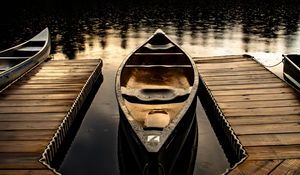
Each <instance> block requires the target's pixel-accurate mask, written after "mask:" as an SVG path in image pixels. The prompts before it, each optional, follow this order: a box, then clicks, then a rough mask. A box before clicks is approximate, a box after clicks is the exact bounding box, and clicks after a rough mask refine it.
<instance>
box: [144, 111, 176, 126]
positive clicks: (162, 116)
mask: <svg viewBox="0 0 300 175" xmlns="http://www.w3.org/2000/svg"><path fill="white" fill-rule="evenodd" d="M170 121H171V118H170V116H169V114H168V113H167V112H166V111H164V110H161V109H156V110H152V111H150V112H149V113H147V114H146V117H145V120H144V129H145V130H153V129H155V130H160V129H162V128H164V127H166V126H168V125H169V123H170Z"/></svg>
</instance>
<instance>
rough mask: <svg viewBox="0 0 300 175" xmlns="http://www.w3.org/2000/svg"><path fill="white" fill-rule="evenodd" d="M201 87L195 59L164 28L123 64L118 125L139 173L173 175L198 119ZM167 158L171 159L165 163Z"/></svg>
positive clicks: (118, 90) (119, 73)
mask: <svg viewBox="0 0 300 175" xmlns="http://www.w3.org/2000/svg"><path fill="white" fill-rule="evenodd" d="M198 84H199V75H198V72H197V67H196V65H195V63H194V62H193V60H192V58H191V57H189V56H188V55H187V54H186V53H185V52H184V51H183V50H182V49H181V48H180V47H179V46H178V45H176V44H175V43H174V42H173V41H172V40H171V39H170V38H169V37H168V36H167V35H166V34H165V33H164V32H163V31H161V30H157V31H156V32H155V33H154V34H153V35H152V36H151V37H150V38H149V39H148V40H147V41H146V42H145V43H144V44H143V45H142V46H140V47H139V48H138V49H137V50H135V51H134V52H133V53H132V54H131V55H129V56H128V57H127V58H126V59H124V61H123V62H122V64H121V65H120V67H119V69H118V71H117V75H116V96H117V99H118V102H119V107H120V115H121V116H120V118H121V119H120V125H122V126H124V127H121V128H123V132H125V133H126V134H125V135H126V137H127V139H132V140H133V141H131V142H132V143H133V145H131V149H132V151H133V152H135V155H136V156H135V158H136V160H137V161H138V162H140V169H141V172H143V171H144V172H145V171H147V172H151V173H155V174H160V173H162V172H161V171H162V169H164V170H165V173H166V174H169V173H171V171H172V168H173V166H174V162H175V161H176V158H177V156H178V154H179V152H180V150H181V147H182V145H183V144H184V142H185V139H186V138H187V135H188V134H189V132H190V128H191V125H192V123H193V121H194V120H195V119H194V118H195V108H196V102H197V101H196V99H197V96H196V93H197V89H198ZM125 126H126V127H125ZM137 145H139V146H137ZM141 154H142V155H141ZM167 156H171V157H172V158H171V159H170V157H169V158H168V161H166V157H167ZM170 160H172V161H170ZM154 164H155V166H154ZM150 167H155V168H154V169H153V168H150Z"/></svg>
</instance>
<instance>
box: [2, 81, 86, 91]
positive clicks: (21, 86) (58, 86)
mask: <svg viewBox="0 0 300 175" xmlns="http://www.w3.org/2000/svg"><path fill="white" fill-rule="evenodd" d="M82 86H83V85H82V84H81V83H77V84H76V83H72V84H71V83H70V84H69V83H68V84H61V83H58V84H56V83H55V82H53V83H49V84H26V83H25V84H24V83H19V82H16V83H14V84H13V85H11V86H10V88H13V89H16V88H18V89H42V88H45V87H47V88H52V89H63V88H66V89H68V88H82ZM7 90H9V89H7ZM7 90H5V91H7Z"/></svg>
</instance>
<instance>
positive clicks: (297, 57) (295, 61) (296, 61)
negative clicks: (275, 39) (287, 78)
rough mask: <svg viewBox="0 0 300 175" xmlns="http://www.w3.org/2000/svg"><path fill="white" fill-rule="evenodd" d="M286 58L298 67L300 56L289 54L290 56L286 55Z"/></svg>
mask: <svg viewBox="0 0 300 175" xmlns="http://www.w3.org/2000/svg"><path fill="white" fill-rule="evenodd" d="M287 57H288V58H289V59H290V60H291V61H292V62H293V63H295V64H296V65H297V66H298V67H299V66H300V55H296V54H291V55H287Z"/></svg>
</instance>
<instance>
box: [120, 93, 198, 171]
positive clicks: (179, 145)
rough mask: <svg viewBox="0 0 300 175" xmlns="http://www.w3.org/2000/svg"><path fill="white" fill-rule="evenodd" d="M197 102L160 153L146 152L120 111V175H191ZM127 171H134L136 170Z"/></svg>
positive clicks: (196, 130) (195, 147)
mask: <svg viewBox="0 0 300 175" xmlns="http://www.w3.org/2000/svg"><path fill="white" fill-rule="evenodd" d="M196 101H197V99H196V98H195V100H194V101H193V103H192V105H191V106H190V108H189V109H188V111H187V113H186V115H185V116H184V117H183V118H182V121H181V122H180V123H179V124H178V125H177V126H176V128H175V129H174V130H173V132H172V134H171V135H170V137H169V138H168V140H167V141H166V142H165V143H164V145H163V147H162V148H161V149H160V151H159V152H148V151H147V150H146V148H145V147H144V144H143V143H142V142H141V141H140V140H139V138H138V137H137V136H136V134H135V132H134V131H133V130H132V129H131V125H130V124H129V122H128V120H127V118H126V116H125V115H124V113H123V112H122V110H120V122H119V136H118V137H119V143H118V147H119V149H118V150H119V154H118V155H119V161H120V169H121V171H122V174H132V173H138V174H144V175H151V174H157V175H170V174H176V172H177V173H178V172H179V171H182V173H183V174H187V175H188V174H192V173H193V168H194V162H195V158H196V152H197V143H198V135H197V134H198V125H197V119H196V111H195V109H196ZM130 159H132V161H133V162H134V163H133V162H132V161H130ZM179 162H180V163H179ZM128 164H129V165H128ZM177 164H180V165H179V166H177ZM128 167H135V169H134V170H133V168H128ZM179 167H180V168H179ZM132 171H134V172H132Z"/></svg>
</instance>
